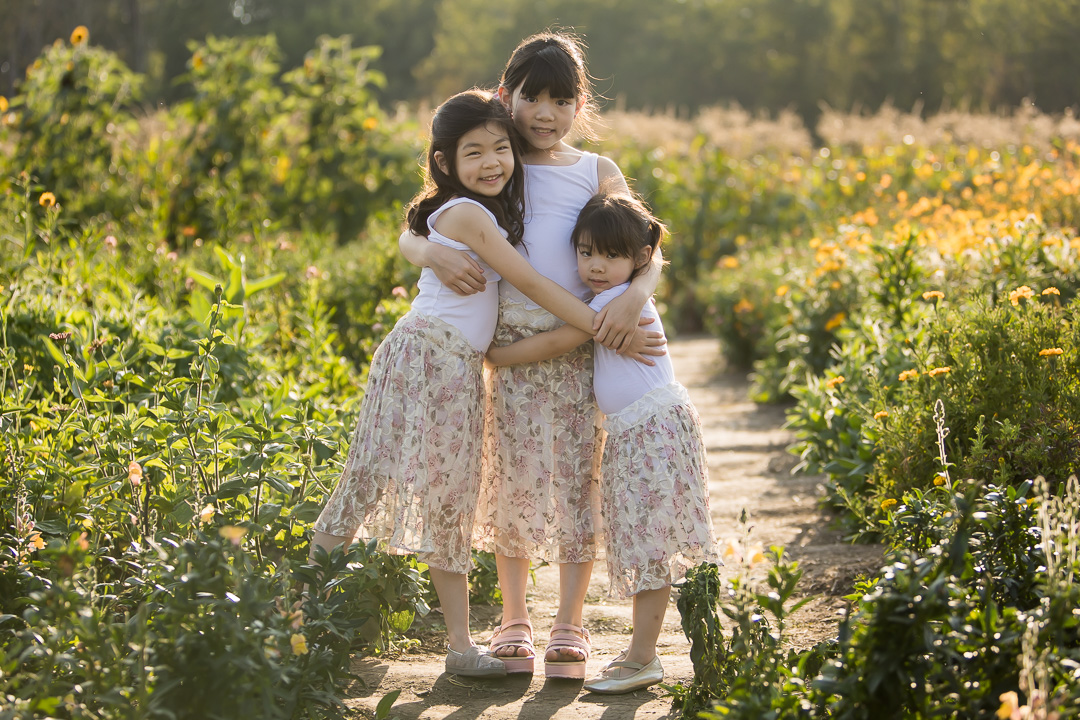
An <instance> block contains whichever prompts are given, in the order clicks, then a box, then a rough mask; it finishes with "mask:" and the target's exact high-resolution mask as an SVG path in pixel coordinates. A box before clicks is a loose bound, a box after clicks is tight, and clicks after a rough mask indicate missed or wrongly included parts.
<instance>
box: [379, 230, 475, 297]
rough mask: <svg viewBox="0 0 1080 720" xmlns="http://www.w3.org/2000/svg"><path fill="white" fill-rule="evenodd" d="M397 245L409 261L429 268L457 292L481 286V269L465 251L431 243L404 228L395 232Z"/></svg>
mask: <svg viewBox="0 0 1080 720" xmlns="http://www.w3.org/2000/svg"><path fill="white" fill-rule="evenodd" d="M398 248H400V250H401V254H402V255H404V256H405V259H406V260H408V261H409V262H411V263H412V264H413V265H416V266H417V267H427V268H431V270H432V272H434V273H435V277H437V278H438V279H439V282H441V283H442V284H443V285H445V286H446V287H448V288H450V289H451V290H453V291H454V292H456V293H457V294H458V295H472V294H473V293H478V292H480V291H481V290H483V289H484V285H485V283H486V280H485V279H484V270H483V268H481V267H480V265H479V264H477V262H476V261H475V260H473V259H472V258H471V257H469V254H468V253H466V252H463V251H461V250H455V249H454V248H450V247H446V246H445V245H440V244H439V243H433V242H431V241H430V240H428V239H427V238H426V237H424V236H423V235H417V234H416V233H414V232H413V231H412V230H408V229H406V230H405V231H404V232H403V233H401V235H399V236H398Z"/></svg>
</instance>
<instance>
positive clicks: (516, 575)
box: [495, 553, 532, 657]
mask: <svg viewBox="0 0 1080 720" xmlns="http://www.w3.org/2000/svg"><path fill="white" fill-rule="evenodd" d="M495 569H496V571H497V572H498V574H499V590H500V591H501V592H502V598H503V599H502V609H503V614H502V622H504V623H505V622H507V621H508V620H518V619H520V618H527V617H529V607H528V604H527V603H526V602H525V594H526V590H527V588H528V584H529V559H528V558H515V557H508V556H506V555H499V554H498V553H496V554H495ZM511 627H512V628H513V629H515V630H521V631H523V632H526V633H528V634H530V635H531V634H532V633H531V632H530V631H529V628H527V627H525V626H524V625H512V626H511ZM507 629H510V628H507ZM495 655H496V657H515V656H518V657H528V655H529V649H528V648H524V647H517V648H515V647H511V646H505V647H501V648H499V649H498V650H496V651H495Z"/></svg>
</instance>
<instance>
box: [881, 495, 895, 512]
mask: <svg viewBox="0 0 1080 720" xmlns="http://www.w3.org/2000/svg"><path fill="white" fill-rule="evenodd" d="M895 506H896V499H895V498H886V499H884V500H882V501H881V509H882V510H888V509H889V508H891V507H895Z"/></svg>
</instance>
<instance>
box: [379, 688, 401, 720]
mask: <svg viewBox="0 0 1080 720" xmlns="http://www.w3.org/2000/svg"><path fill="white" fill-rule="evenodd" d="M400 694H401V690H400V689H398V690H391V691H390V692H388V693H386V695H384V696H383V699H382V700H380V701H379V704H378V705H376V706H375V720H386V718H387V717H388V716H389V715H390V708H392V707H393V706H394V703H395V702H397V699H398V695H400Z"/></svg>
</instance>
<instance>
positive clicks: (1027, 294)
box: [1009, 285, 1035, 305]
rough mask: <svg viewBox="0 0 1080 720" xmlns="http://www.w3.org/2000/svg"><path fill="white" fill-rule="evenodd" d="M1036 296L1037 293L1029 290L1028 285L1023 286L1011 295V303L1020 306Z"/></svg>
mask: <svg viewBox="0 0 1080 720" xmlns="http://www.w3.org/2000/svg"><path fill="white" fill-rule="evenodd" d="M1034 296H1035V291H1034V290H1032V289H1031V288H1029V287H1028V286H1027V285H1021V286H1020V287H1018V288H1016V289H1015V290H1013V291H1012V292H1011V293H1009V302H1011V303H1012V304H1013V305H1019V304H1020V301H1021V300H1028V299H1030V298H1032V297H1034Z"/></svg>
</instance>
